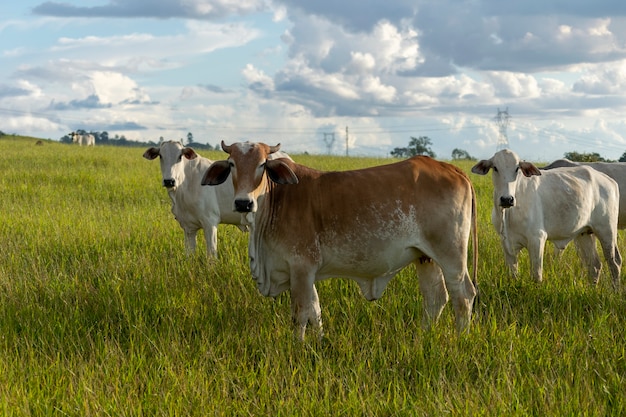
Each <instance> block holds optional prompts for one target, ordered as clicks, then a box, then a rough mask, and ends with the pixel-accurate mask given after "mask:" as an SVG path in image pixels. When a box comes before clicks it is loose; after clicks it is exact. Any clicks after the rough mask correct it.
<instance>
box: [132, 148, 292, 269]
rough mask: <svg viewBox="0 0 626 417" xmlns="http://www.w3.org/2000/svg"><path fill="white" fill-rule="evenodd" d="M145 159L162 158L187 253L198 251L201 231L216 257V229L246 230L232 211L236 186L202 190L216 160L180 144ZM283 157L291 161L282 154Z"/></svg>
mask: <svg viewBox="0 0 626 417" xmlns="http://www.w3.org/2000/svg"><path fill="white" fill-rule="evenodd" d="M143 157H144V158H146V159H148V160H153V159H155V158H157V157H160V163H161V174H162V177H163V186H165V188H167V193H168V194H169V196H170V199H171V200H172V213H173V214H174V217H175V218H176V220H177V221H178V223H179V224H180V227H182V228H183V230H184V231H185V248H186V250H187V253H188V254H192V253H194V252H195V250H196V235H197V233H198V230H200V229H203V230H204V239H205V241H206V251H207V256H208V257H209V258H211V257H216V256H217V226H218V224H220V223H225V224H232V225H235V226H237V227H239V229H241V230H242V231H247V230H248V228H247V226H246V224H247V223H246V222H245V220H244V219H243V218H242V215H241V213H237V212H235V211H234V210H233V207H232V204H233V198H234V191H233V184H232V181H230V180H229V181H225V182H224V183H223V184H221V185H219V186H217V187H203V186H202V185H201V183H200V182H201V180H202V177H203V176H204V173H205V172H206V171H207V169H208V168H209V167H210V166H211V164H212V163H213V161H211V160H209V159H207V158H204V157H201V156H199V155H198V154H197V153H196V152H195V151H194V150H193V149H192V148H189V147H185V146H183V145H182V144H181V143H180V142H175V141H167V142H162V143H161V144H160V146H159V147H158V148H157V147H152V148H148V149H147V150H146V151H145V152H144V154H143ZM280 157H283V158H289V159H291V158H290V157H289V156H288V155H287V154H286V153H284V152H281V154H280Z"/></svg>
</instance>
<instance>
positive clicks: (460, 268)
mask: <svg viewBox="0 0 626 417" xmlns="http://www.w3.org/2000/svg"><path fill="white" fill-rule="evenodd" d="M442 268H443V267H442ZM443 276H444V279H445V283H446V288H447V289H448V293H449V295H450V300H451V301H452V307H453V308H454V316H455V319H456V330H457V332H459V333H461V332H463V331H465V330H468V329H469V326H470V320H471V318H472V307H473V305H474V298H475V297H476V288H475V287H474V284H472V280H471V279H470V276H469V274H468V273H467V268H466V265H465V263H464V262H458V265H456V267H454V266H452V265H448V266H446V267H445V269H443Z"/></svg>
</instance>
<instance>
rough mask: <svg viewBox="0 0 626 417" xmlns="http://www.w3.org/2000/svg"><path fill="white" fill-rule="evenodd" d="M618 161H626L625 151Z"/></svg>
mask: <svg viewBox="0 0 626 417" xmlns="http://www.w3.org/2000/svg"><path fill="white" fill-rule="evenodd" d="M618 161H619V162H626V152H624V153H623V154H622V156H620V157H619V159H618Z"/></svg>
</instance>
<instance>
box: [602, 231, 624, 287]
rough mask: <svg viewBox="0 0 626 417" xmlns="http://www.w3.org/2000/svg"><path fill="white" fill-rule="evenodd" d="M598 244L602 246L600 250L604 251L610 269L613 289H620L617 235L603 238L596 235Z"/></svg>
mask: <svg viewBox="0 0 626 417" xmlns="http://www.w3.org/2000/svg"><path fill="white" fill-rule="evenodd" d="M598 240H599V241H600V246H602V252H603V253H604V259H606V263H607V264H608V266H609V270H610V271H611V278H612V279H613V289H614V290H615V291H619V290H620V273H621V270H622V255H620V252H619V248H618V247H617V236H614V237H612V238H604V237H603V236H600V235H598Z"/></svg>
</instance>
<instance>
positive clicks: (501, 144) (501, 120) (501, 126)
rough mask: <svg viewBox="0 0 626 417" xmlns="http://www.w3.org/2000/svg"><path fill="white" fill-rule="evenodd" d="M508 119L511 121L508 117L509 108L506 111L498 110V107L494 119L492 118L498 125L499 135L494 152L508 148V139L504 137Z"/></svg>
mask: <svg viewBox="0 0 626 417" xmlns="http://www.w3.org/2000/svg"><path fill="white" fill-rule="evenodd" d="M510 119H511V116H509V108H508V107H507V108H506V110H500V108H499V107H498V113H497V114H496V117H494V121H495V122H496V124H497V125H498V131H499V133H500V134H499V135H498V144H497V145H496V152H498V151H500V150H502V149H508V148H509V138H508V137H507V135H506V128H507V126H508V125H509V120H510Z"/></svg>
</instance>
